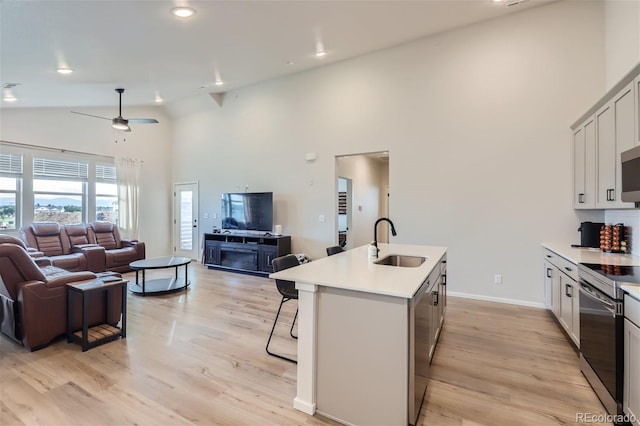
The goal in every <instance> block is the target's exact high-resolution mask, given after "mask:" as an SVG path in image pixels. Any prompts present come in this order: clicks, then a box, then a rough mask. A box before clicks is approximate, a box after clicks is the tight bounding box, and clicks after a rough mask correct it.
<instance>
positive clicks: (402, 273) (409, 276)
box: [269, 243, 447, 299]
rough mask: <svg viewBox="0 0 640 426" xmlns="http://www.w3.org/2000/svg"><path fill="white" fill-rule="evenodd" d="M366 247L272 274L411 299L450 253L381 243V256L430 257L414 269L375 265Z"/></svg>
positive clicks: (299, 280)
mask: <svg viewBox="0 0 640 426" xmlns="http://www.w3.org/2000/svg"><path fill="white" fill-rule="evenodd" d="M367 248H368V246H366V245H365V246H361V247H357V248H355V249H352V250H347V251H345V252H342V253H338V254H335V255H333V256H328V257H323V258H320V259H317V260H313V261H311V262H309V263H305V264H302V265H300V266H296V267H294V268H290V269H286V270H284V271H280V272H275V273H273V274H271V275H269V277H271V278H278V279H284V280H289V281H295V282H297V283H305V284H314V285H320V286H325V287H334V288H340V289H344V290H353V291H362V292H365V293H373V294H381V295H387V296H394V297H402V298H406V299H410V298H412V297H413V296H414V294H415V293H416V292H417V291H418V289H419V288H420V286H421V285H422V282H423V281H424V280H425V278H427V277H428V276H429V274H430V273H431V271H432V270H433V269H434V268H435V267H436V266H439V261H440V259H442V256H444V255H445V253H446V252H447V248H446V247H434V246H420V245H408V244H383V243H378V248H379V249H380V251H379V254H378V259H382V258H383V257H385V256H388V255H390V254H400V255H408V256H422V257H426V258H427V260H425V261H424V263H423V264H422V265H420V266H418V267H415V268H411V267H398V266H387V265H376V264H375V263H374V262H373V261H372V260H370V259H369V258H368V257H367ZM378 259H373V260H378Z"/></svg>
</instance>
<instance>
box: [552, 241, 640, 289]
mask: <svg viewBox="0 0 640 426" xmlns="http://www.w3.org/2000/svg"><path fill="white" fill-rule="evenodd" d="M542 246H543V247H545V248H547V249H549V250H551V251H552V252H554V253H556V254H558V255H560V256H562V257H564V258H565V259H567V260H569V261H570V262H572V263H576V264H578V263H599V264H602V265H622V266H640V256H635V255H632V254H620V253H605V252H603V251H602V250H599V249H586V248H576V247H571V245H570V244H556V243H543V244H542ZM620 288H622V290H624V291H625V292H626V293H627V294H629V295H630V296H631V297H633V298H634V299H638V300H640V285H634V284H623V285H621V286H620Z"/></svg>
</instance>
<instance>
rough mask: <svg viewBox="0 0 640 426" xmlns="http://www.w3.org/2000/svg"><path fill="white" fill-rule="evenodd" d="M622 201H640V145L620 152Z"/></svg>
mask: <svg viewBox="0 0 640 426" xmlns="http://www.w3.org/2000/svg"><path fill="white" fill-rule="evenodd" d="M620 160H621V161H622V201H630V202H635V203H640V146H636V147H635V148H631V149H630V150H628V151H625V152H623V153H622V154H620Z"/></svg>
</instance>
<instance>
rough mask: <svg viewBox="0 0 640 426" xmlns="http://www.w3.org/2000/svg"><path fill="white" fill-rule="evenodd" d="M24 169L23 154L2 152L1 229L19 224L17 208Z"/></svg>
mask: <svg viewBox="0 0 640 426" xmlns="http://www.w3.org/2000/svg"><path fill="white" fill-rule="evenodd" d="M22 170H23V169H22V155H16V154H0V229H16V228H17V227H18V226H19V223H18V220H17V218H18V217H19V215H18V211H17V209H18V205H19V203H18V200H19V199H20V187H21V184H22Z"/></svg>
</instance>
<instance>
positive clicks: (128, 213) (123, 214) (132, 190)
mask: <svg viewBox="0 0 640 426" xmlns="http://www.w3.org/2000/svg"><path fill="white" fill-rule="evenodd" d="M141 169H142V161H140V160H134V159H131V158H116V176H117V179H118V226H119V227H120V231H121V233H122V237H123V238H127V239H132V240H137V239H138V238H139V228H138V225H139V218H138V206H139V203H140V174H141Z"/></svg>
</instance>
